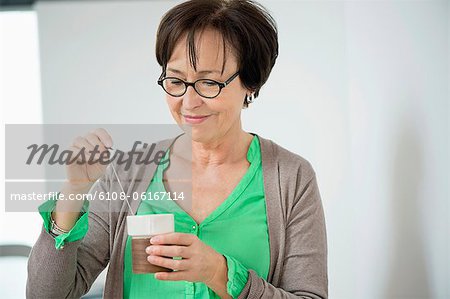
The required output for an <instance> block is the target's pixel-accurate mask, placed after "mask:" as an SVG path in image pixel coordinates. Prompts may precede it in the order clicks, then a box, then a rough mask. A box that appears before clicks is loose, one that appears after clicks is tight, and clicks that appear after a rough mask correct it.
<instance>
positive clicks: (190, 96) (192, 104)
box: [183, 86, 203, 110]
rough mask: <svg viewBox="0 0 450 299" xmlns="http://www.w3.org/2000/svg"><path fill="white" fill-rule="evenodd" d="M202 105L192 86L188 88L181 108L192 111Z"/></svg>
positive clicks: (201, 100)
mask: <svg viewBox="0 0 450 299" xmlns="http://www.w3.org/2000/svg"><path fill="white" fill-rule="evenodd" d="M202 104H203V99H202V97H201V96H200V95H199V94H198V93H197V92H196V91H195V89H194V87H193V86H188V88H187V89H186V93H185V94H184V95H183V106H184V108H185V109H186V110H193V109H195V108H197V107H199V106H201V105H202Z"/></svg>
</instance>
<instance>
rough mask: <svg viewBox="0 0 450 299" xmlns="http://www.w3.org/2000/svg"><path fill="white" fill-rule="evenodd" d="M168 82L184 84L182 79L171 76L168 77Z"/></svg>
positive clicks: (175, 84) (177, 84)
mask: <svg viewBox="0 0 450 299" xmlns="http://www.w3.org/2000/svg"><path fill="white" fill-rule="evenodd" d="M167 83H169V84H170V85H174V86H179V85H183V84H184V83H183V81H181V80H180V79H176V78H169V79H167Z"/></svg>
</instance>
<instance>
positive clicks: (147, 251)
mask: <svg viewBox="0 0 450 299" xmlns="http://www.w3.org/2000/svg"><path fill="white" fill-rule="evenodd" d="M145 252H146V253H148V254H150V253H152V248H151V247H150V246H148V247H147V248H145Z"/></svg>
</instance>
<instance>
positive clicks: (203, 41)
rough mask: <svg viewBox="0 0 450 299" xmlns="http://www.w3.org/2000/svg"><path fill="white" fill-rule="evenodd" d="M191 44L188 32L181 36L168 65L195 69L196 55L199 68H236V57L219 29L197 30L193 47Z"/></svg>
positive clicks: (221, 69)
mask: <svg viewBox="0 0 450 299" xmlns="http://www.w3.org/2000/svg"><path fill="white" fill-rule="evenodd" d="M189 46H190V45H189V40H188V37H187V34H185V35H183V36H181V37H180V39H179V40H178V42H177V43H176V44H175V47H174V49H173V52H172V55H171V56H170V59H169V61H168V65H170V67H175V68H178V69H185V70H186V69H193V68H194V66H193V65H192V59H193V58H194V57H195V58H196V69H197V70H219V71H221V72H226V71H227V70H229V69H235V68H236V65H237V62H236V57H235V55H234V53H233V52H232V51H231V49H230V47H229V46H228V45H227V44H226V42H225V43H224V39H223V37H222V35H221V34H220V32H218V31H217V30H214V29H210V28H206V29H204V30H202V31H199V32H197V33H196V35H195V38H194V44H193V47H192V48H190V47H189ZM192 51H194V52H195V53H194V54H195V55H193V53H192ZM190 56H191V57H192V58H190Z"/></svg>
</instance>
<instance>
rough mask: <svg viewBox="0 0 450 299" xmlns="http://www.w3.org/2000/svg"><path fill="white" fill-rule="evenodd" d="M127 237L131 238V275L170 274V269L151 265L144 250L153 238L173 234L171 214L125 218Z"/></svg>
mask: <svg viewBox="0 0 450 299" xmlns="http://www.w3.org/2000/svg"><path fill="white" fill-rule="evenodd" d="M127 230H128V235H129V236H131V255H132V260H133V273H135V274H144V273H156V272H172V269H168V268H164V267H160V266H156V265H153V264H151V263H150V262H149V261H148V260H147V257H148V254H147V253H146V252H145V249H146V248H147V247H148V246H150V245H151V243H150V239H151V238H152V237H153V236H156V235H159V234H165V233H172V232H174V218H173V214H151V215H134V216H127Z"/></svg>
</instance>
